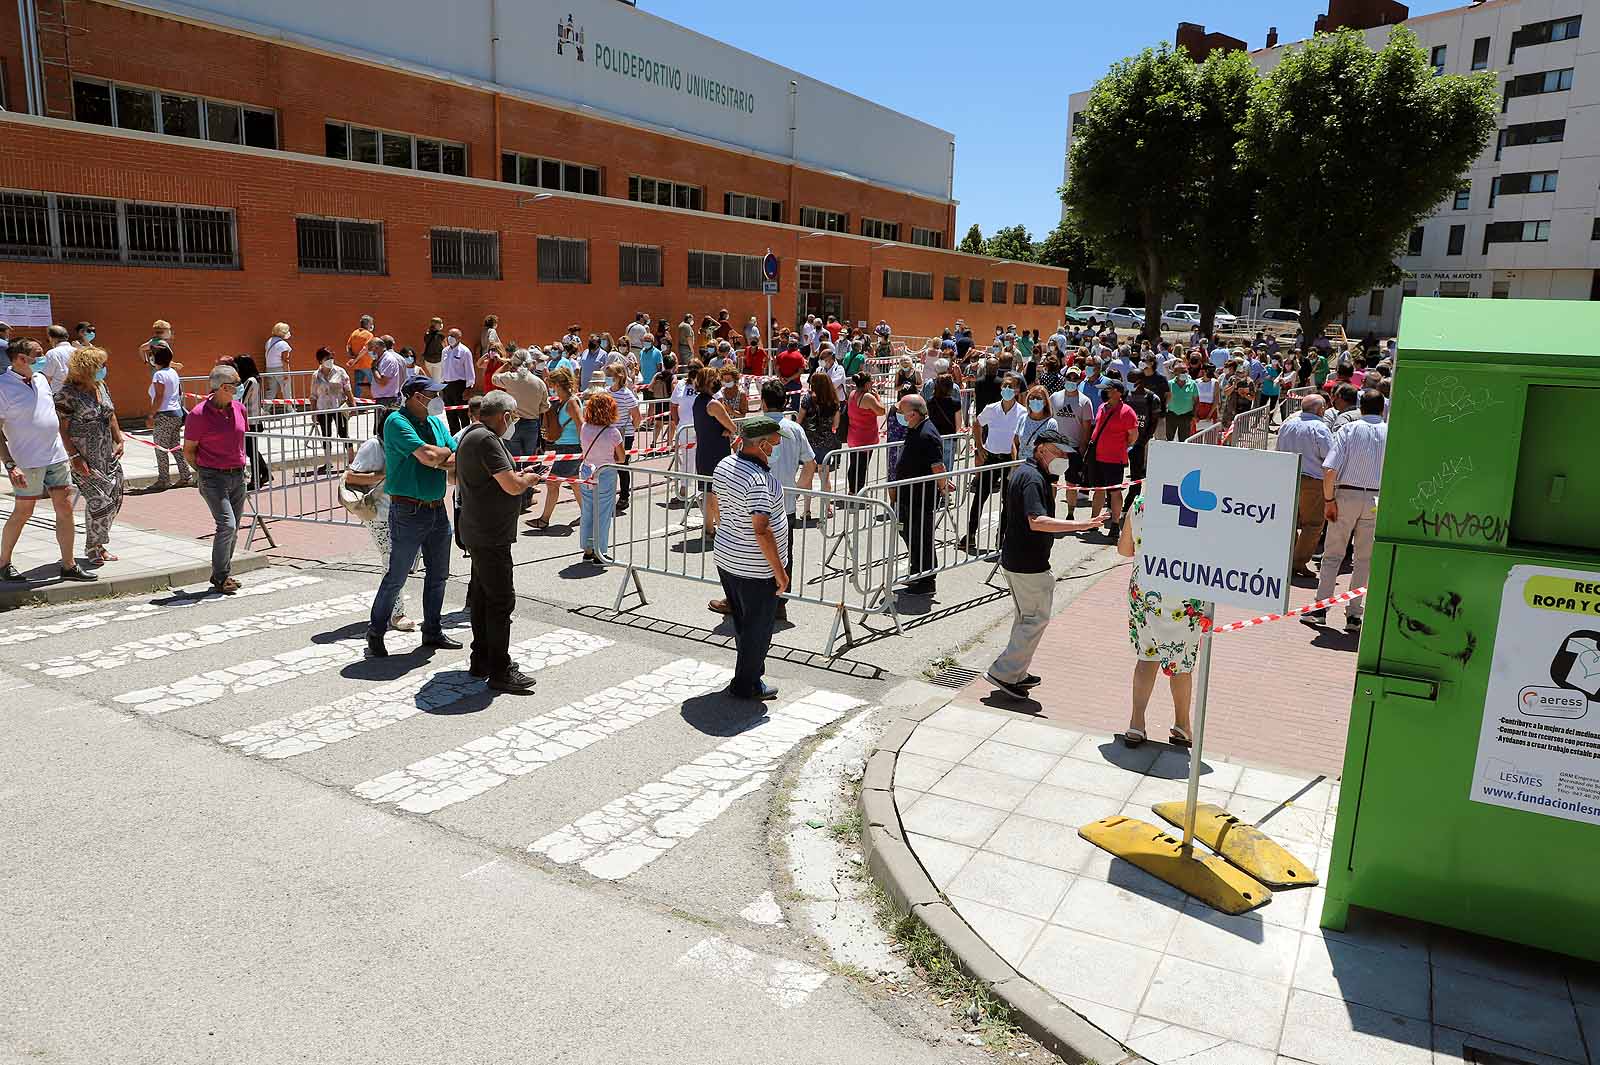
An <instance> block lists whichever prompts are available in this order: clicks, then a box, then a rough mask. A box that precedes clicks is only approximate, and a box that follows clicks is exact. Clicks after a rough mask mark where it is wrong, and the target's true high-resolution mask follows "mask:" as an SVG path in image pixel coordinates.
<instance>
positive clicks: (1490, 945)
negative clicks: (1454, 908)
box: [1428, 928, 1570, 995]
mask: <svg viewBox="0 0 1600 1065" xmlns="http://www.w3.org/2000/svg"><path fill="white" fill-rule="evenodd" d="M1429 932H1430V933H1431V934H1430V937H1429V945H1428V947H1429V949H1428V956H1429V958H1431V959H1432V961H1433V964H1434V965H1435V966H1436V967H1439V968H1444V969H1452V970H1455V971H1457V972H1463V973H1471V974H1473V975H1475V976H1486V977H1488V978H1489V979H1491V980H1497V981H1500V982H1501V983H1507V984H1515V985H1516V986H1518V987H1526V988H1529V989H1531V990H1534V991H1542V992H1544V993H1546V994H1550V995H1563V994H1566V993H1567V971H1568V968H1569V962H1570V959H1568V958H1566V957H1563V956H1562V955H1558V954H1551V953H1550V952H1548V951H1543V950H1536V949H1535V948H1533V947H1524V946H1522V945H1520V944H1516V943H1508V942H1506V941H1504V940H1500V939H1489V938H1487V937H1485V936H1478V935H1473V934H1472V933H1470V932H1462V931H1459V930H1457V929H1453V928H1435V929H1430V930H1429Z"/></svg>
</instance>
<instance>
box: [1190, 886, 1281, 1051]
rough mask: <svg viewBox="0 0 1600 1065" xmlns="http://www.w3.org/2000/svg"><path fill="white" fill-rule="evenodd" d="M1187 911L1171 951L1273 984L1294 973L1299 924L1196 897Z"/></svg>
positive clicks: (1279, 982)
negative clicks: (1221, 908)
mask: <svg viewBox="0 0 1600 1065" xmlns="http://www.w3.org/2000/svg"><path fill="white" fill-rule="evenodd" d="M1183 916H1184V919H1183V920H1182V921H1181V922H1179V924H1178V926H1177V929H1176V930H1175V931H1174V932H1173V933H1172V941H1171V942H1170V943H1169V944H1167V952H1168V953H1169V954H1173V955H1176V956H1177V957H1180V958H1188V959H1189V960H1190V961H1199V962H1205V963H1206V964H1207V965H1215V966H1217V967H1219V968H1222V969H1229V970H1232V971H1233V972H1236V973H1243V974H1244V975H1246V976H1253V977H1255V978H1257V979H1259V980H1270V981H1271V982H1273V983H1275V984H1287V983H1289V981H1290V980H1291V979H1292V978H1293V976H1294V963H1295V958H1296V957H1297V956H1298V955H1299V953H1300V933H1299V932H1298V931H1296V930H1295V929H1293V928H1285V927H1283V926H1282V925H1273V924H1268V923H1266V922H1265V921H1263V920H1262V919H1261V918H1260V917H1259V916H1258V915H1257V914H1255V913H1247V914H1241V915H1239V916H1232V915H1229V914H1225V913H1218V912H1217V911H1215V910H1213V909H1212V908H1211V907H1209V906H1207V905H1206V904H1205V903H1203V902H1201V901H1199V900H1198V899H1189V900H1187V901H1186V902H1185V903H1184V910H1183ZM1201 1027H1202V1029H1203V1028H1204V1026H1203V1025H1202V1026H1201Z"/></svg>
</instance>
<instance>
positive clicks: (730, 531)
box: [711, 453, 789, 580]
mask: <svg viewBox="0 0 1600 1065" xmlns="http://www.w3.org/2000/svg"><path fill="white" fill-rule="evenodd" d="M711 484H712V488H713V490H715V492H716V493H717V509H718V510H719V511H720V512H721V517H720V518H719V519H718V521H717V539H716V559H717V568H718V569H720V570H726V571H727V572H729V573H731V574H733V575H734V576H735V577H750V578H753V579H755V580H762V579H765V578H770V577H772V575H773V574H772V567H771V566H770V565H769V564H768V563H767V556H766V555H765V554H763V553H762V551H761V543H760V541H758V540H757V539H756V533H755V528H754V526H752V525H751V523H750V516H751V515H752V514H765V515H766V516H767V521H768V522H770V523H771V529H772V536H773V538H774V539H775V540H777V541H778V557H779V558H780V559H782V561H783V564H784V565H785V566H787V565H788V564H789V559H788V551H789V518H788V515H787V514H786V513H785V512H784V509H783V486H782V485H780V484H779V483H778V478H777V477H776V476H774V475H773V473H772V471H771V470H769V469H768V468H767V467H765V466H763V465H762V464H761V463H759V462H756V461H754V460H752V459H748V458H745V457H744V456H743V455H740V454H737V453H735V454H732V455H729V456H728V457H727V458H725V459H723V460H722V461H721V462H719V463H717V468H716V471H715V472H714V473H713V474H712V476H711Z"/></svg>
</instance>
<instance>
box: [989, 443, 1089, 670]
mask: <svg viewBox="0 0 1600 1065" xmlns="http://www.w3.org/2000/svg"><path fill="white" fill-rule="evenodd" d="M1069 450H1070V449H1069V448H1068V445H1067V441H1066V438H1065V437H1063V436H1062V435H1061V434H1060V433H1058V432H1056V431H1055V430H1054V429H1044V430H1041V431H1040V432H1039V434H1038V435H1036V436H1035V437H1034V438H1033V454H1032V455H1030V456H1029V460H1030V461H1028V462H1025V463H1023V464H1022V465H1021V466H1018V467H1017V468H1016V469H1014V470H1012V471H1011V483H1010V485H1009V486H1008V487H1007V489H1006V506H1005V525H1006V531H1005V536H1004V538H1003V539H1002V540H1001V542H1000V568H1001V569H1002V570H1003V571H1004V572H1005V575H1006V583H1007V584H1008V585H1010V586H1011V598H1012V605H1013V607H1014V608H1015V610H1016V616H1015V618H1013V620H1012V622H1011V640H1010V642H1009V643H1008V644H1007V645H1006V649H1005V650H1004V651H1002V652H1001V653H1000V657H999V658H996V659H995V660H994V664H993V665H991V666H990V667H989V671H988V672H987V673H985V674H984V677H985V678H987V679H988V681H989V682H990V683H991V684H993V685H994V686H995V687H996V688H999V689H1000V690H1001V691H1003V692H1005V693H1006V694H1007V695H1011V696H1014V697H1015V698H1018V699H1026V698H1028V691H1029V689H1031V688H1032V687H1033V686H1034V685H1035V684H1038V683H1039V678H1038V677H1036V676H1034V675H1033V674H1032V673H1029V672H1028V665H1029V663H1031V662H1032V661H1033V653H1034V651H1035V650H1036V649H1037V648H1038V646H1039V640H1040V638H1042V637H1043V636H1044V630H1045V626H1046V625H1048V624H1049V623H1050V614H1051V605H1052V603H1053V602H1054V600H1055V591H1056V577H1055V574H1054V573H1052V572H1050V549H1051V548H1052V547H1054V546H1055V538H1056V537H1057V536H1058V535H1060V534H1061V533H1076V532H1087V531H1088V530H1090V529H1098V528H1099V527H1100V526H1102V525H1104V524H1105V523H1106V519H1107V518H1108V517H1110V515H1109V514H1097V515H1095V516H1094V517H1092V518H1090V519H1089V520H1088V521H1064V520H1062V519H1060V518H1057V517H1056V516H1055V514H1056V485H1055V482H1056V481H1057V480H1058V479H1059V478H1060V477H1062V476H1064V475H1065V474H1066V472H1067V455H1068V453H1069Z"/></svg>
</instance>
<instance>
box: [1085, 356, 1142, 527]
mask: <svg viewBox="0 0 1600 1065" xmlns="http://www.w3.org/2000/svg"><path fill="white" fill-rule="evenodd" d="M1127 387H1128V386H1127V385H1125V384H1123V383H1122V381H1121V380H1119V379H1118V378H1115V377H1113V378H1111V379H1110V380H1108V381H1106V383H1105V390H1104V392H1102V396H1103V401H1102V402H1101V404H1100V413H1099V414H1097V415H1096V416H1095V419H1094V429H1093V431H1092V432H1091V433H1090V435H1089V442H1088V444H1087V445H1086V447H1087V449H1088V452H1089V455H1088V462H1087V463H1085V468H1086V470H1087V472H1088V475H1089V476H1088V480H1089V486H1090V487H1092V488H1094V492H1093V494H1092V495H1091V496H1090V507H1089V516H1090V517H1094V516H1095V515H1097V514H1099V513H1100V507H1101V505H1102V504H1103V503H1104V502H1105V497H1106V496H1107V495H1108V494H1109V495H1110V496H1111V522H1110V524H1108V525H1107V526H1106V532H1107V533H1108V534H1110V536H1111V539H1112V540H1113V541H1115V540H1116V539H1117V536H1118V534H1119V533H1120V532H1121V529H1120V527H1119V525H1118V522H1117V519H1118V517H1119V516H1120V515H1121V514H1122V489H1121V488H1112V487H1111V486H1112V485H1120V484H1122V472H1123V470H1125V469H1126V468H1127V465H1128V449H1129V448H1130V447H1132V446H1133V444H1134V442H1135V441H1137V440H1138V439H1139V416H1138V415H1137V414H1135V413H1134V412H1133V408H1132V407H1130V406H1128V405H1127V404H1126V403H1124V402H1123V398H1124V397H1125V396H1126V394H1127Z"/></svg>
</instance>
